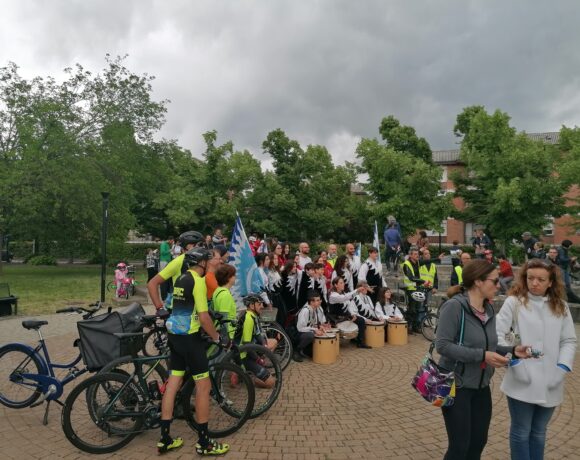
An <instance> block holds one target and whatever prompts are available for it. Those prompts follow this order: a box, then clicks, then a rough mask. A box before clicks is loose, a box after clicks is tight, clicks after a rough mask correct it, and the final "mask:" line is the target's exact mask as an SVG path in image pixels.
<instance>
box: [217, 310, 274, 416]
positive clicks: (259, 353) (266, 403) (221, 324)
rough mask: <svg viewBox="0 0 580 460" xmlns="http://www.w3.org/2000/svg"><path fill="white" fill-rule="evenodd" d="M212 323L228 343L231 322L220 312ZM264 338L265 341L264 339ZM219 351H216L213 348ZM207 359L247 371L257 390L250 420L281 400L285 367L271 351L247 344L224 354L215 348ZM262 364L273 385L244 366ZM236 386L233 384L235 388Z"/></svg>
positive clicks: (261, 346) (222, 350)
mask: <svg viewBox="0 0 580 460" xmlns="http://www.w3.org/2000/svg"><path fill="white" fill-rule="evenodd" d="M210 314H211V316H212V318H213V320H214V321H215V322H216V327H217V328H218V330H219V333H220V336H221V337H223V338H225V339H228V337H229V331H228V325H229V323H230V322H231V321H230V320H228V319H226V318H225V317H224V315H223V314H221V313H218V312H213V311H212V312H210ZM264 338H265V337H264ZM214 347H216V348H214ZM208 358H209V359H210V361H216V362H217V361H221V362H229V363H233V364H237V365H238V366H240V367H242V368H244V369H245V370H246V372H247V373H248V374H250V377H251V378H252V381H253V383H254V387H255V390H256V400H255V401H254V408H253V410H252V414H251V415H250V418H256V417H258V416H260V415H262V414H263V413H264V412H266V411H267V410H268V409H270V407H272V405H273V404H274V403H275V402H276V400H277V399H278V396H279V395H280V391H281V389H282V381H283V376H282V367H281V365H280V357H279V355H277V354H275V353H274V352H272V351H271V350H270V349H269V348H267V347H265V346H263V345H259V344H255V343H248V344H243V345H239V346H237V347H232V348H231V349H230V350H229V351H228V352H225V351H224V349H223V348H219V347H217V346H215V345H212V346H211V347H210V349H209V350H208ZM251 361H254V362H255V363H257V364H259V365H260V366H262V367H264V368H265V369H266V370H267V371H268V372H269V373H270V377H272V379H273V384H272V381H271V380H270V385H268V384H267V383H265V382H264V381H262V380H260V379H259V378H258V376H256V375H254V374H253V373H252V371H251V369H248V368H247V367H246V366H245V365H244V362H251ZM234 384H235V382H232V385H234Z"/></svg>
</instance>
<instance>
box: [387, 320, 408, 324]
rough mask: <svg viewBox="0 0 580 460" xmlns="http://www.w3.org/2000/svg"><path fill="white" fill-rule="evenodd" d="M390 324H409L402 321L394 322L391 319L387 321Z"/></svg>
mask: <svg viewBox="0 0 580 460" xmlns="http://www.w3.org/2000/svg"><path fill="white" fill-rule="evenodd" d="M387 322H388V323H389V324H407V321H404V320H400V321H393V320H391V319H389V320H387Z"/></svg>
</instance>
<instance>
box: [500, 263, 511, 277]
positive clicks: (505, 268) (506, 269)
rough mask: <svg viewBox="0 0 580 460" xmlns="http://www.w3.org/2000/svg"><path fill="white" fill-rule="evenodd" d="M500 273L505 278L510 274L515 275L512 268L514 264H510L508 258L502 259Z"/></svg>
mask: <svg viewBox="0 0 580 460" xmlns="http://www.w3.org/2000/svg"><path fill="white" fill-rule="evenodd" d="M499 273H500V275H501V276H503V277H504V278H506V277H508V276H514V272H513V270H512V264H510V263H509V262H508V261H507V260H500V262H499Z"/></svg>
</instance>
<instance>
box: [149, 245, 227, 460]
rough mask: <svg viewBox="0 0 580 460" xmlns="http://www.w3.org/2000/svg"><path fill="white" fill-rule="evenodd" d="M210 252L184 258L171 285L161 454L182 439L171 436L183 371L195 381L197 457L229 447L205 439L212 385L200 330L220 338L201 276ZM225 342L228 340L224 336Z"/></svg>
mask: <svg viewBox="0 0 580 460" xmlns="http://www.w3.org/2000/svg"><path fill="white" fill-rule="evenodd" d="M209 257H210V252H209V251H208V250H207V249H204V248H193V249H191V250H189V251H188V252H187V253H186V254H185V255H184V258H183V259H184V262H183V263H184V265H185V267H186V270H185V272H184V273H183V274H181V275H180V276H178V278H177V279H176V281H175V284H174V286H173V311H172V313H171V316H170V317H169V319H168V320H167V323H166V327H167V333H168V334H167V337H168V341H169V350H170V357H169V365H170V369H171V374H170V376H169V380H168V381H167V386H166V389H165V393H164V394H163V400H162V402H161V439H160V440H159V442H158V443H157V450H158V452H159V453H160V454H162V453H165V452H168V451H169V450H173V449H177V448H179V447H181V446H182V445H183V439H181V438H175V439H173V438H172V437H171V436H170V434H169V431H170V426H171V418H172V416H173V408H174V405H175V396H176V394H177V391H178V390H179V388H180V387H181V384H182V381H183V376H184V375H185V371H186V370H188V371H189V372H190V373H191V375H192V378H193V379H194V380H195V418H196V421H197V423H198V425H199V440H198V442H197V444H196V446H195V450H196V452H197V453H198V454H199V455H221V454H225V453H226V452H227V451H228V450H229V448H230V447H229V445H228V444H225V443H220V442H217V441H215V440H213V439H210V438H209V436H208V428H207V424H208V420H209V398H210V390H211V382H210V380H209V364H208V359H207V356H206V352H205V349H206V343H205V342H204V340H203V339H202V337H201V331H200V329H203V330H204V331H205V332H206V333H207V334H208V335H209V336H210V337H211V338H212V339H213V340H214V342H216V343H219V342H220V336H219V334H218V332H217V331H216V330H215V327H214V325H213V322H212V320H211V317H210V315H209V313H208V306H207V290H206V286H205V281H204V279H203V276H204V275H205V270H206V267H207V261H208V260H209ZM225 340H229V339H228V338H227V337H226V338H225Z"/></svg>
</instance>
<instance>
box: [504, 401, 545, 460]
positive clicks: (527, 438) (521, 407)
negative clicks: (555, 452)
mask: <svg viewBox="0 0 580 460" xmlns="http://www.w3.org/2000/svg"><path fill="white" fill-rule="evenodd" d="M507 400H508V407H509V410H510V416H511V419H512V421H511V426H510V450H511V454H512V460H542V459H543V458H544V446H545V444H546V428H547V426H548V422H549V421H550V418H552V414H553V413H554V409H555V407H542V406H538V405H537V404H530V403H527V402H523V401H518V400H517V399H513V398H510V397H508V398H507Z"/></svg>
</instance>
